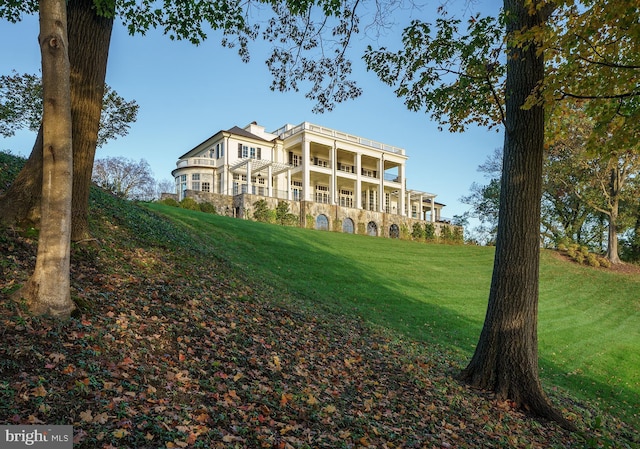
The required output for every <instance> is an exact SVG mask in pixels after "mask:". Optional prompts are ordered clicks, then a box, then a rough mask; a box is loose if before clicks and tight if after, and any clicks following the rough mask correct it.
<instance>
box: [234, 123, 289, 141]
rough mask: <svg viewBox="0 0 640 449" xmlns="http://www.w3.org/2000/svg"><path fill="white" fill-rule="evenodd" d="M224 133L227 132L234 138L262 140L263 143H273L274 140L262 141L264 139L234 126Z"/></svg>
mask: <svg viewBox="0 0 640 449" xmlns="http://www.w3.org/2000/svg"><path fill="white" fill-rule="evenodd" d="M225 132H228V133H230V134H235V135H236V136H241V137H247V138H249V139H257V140H262V141H263V142H273V140H275V139H273V140H267V139H264V138H262V137H260V136H256V135H255V134H252V133H250V132H249V131H247V130H246V129H242V128H240V127H239V126H234V127H233V128H231V129H228V130H227V131H225ZM276 139H277V137H276Z"/></svg>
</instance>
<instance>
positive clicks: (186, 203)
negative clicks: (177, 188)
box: [180, 197, 200, 211]
mask: <svg viewBox="0 0 640 449" xmlns="http://www.w3.org/2000/svg"><path fill="white" fill-rule="evenodd" d="M180 207H181V208H183V209H188V210H198V211H199V210H200V205H199V204H198V202H197V201H196V200H194V199H193V198H189V197H187V198H185V199H183V200H182V201H180Z"/></svg>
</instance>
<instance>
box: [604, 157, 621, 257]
mask: <svg viewBox="0 0 640 449" xmlns="http://www.w3.org/2000/svg"><path fill="white" fill-rule="evenodd" d="M620 178H621V177H620V172H619V169H616V168H612V169H611V178H610V181H609V202H610V209H609V232H608V238H607V259H609V261H610V262H611V263H614V264H618V263H621V262H622V261H621V260H620V256H619V255H618V213H619V208H620V191H621V190H622V188H621V187H622V186H621V179H620Z"/></svg>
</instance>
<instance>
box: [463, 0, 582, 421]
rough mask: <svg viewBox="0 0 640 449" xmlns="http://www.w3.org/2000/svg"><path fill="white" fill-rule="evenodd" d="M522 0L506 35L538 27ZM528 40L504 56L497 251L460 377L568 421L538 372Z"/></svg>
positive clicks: (537, 68)
mask: <svg viewBox="0 0 640 449" xmlns="http://www.w3.org/2000/svg"><path fill="white" fill-rule="evenodd" d="M524 3H525V2H524V1H523V0H505V2H504V7H505V11H507V12H508V13H509V17H510V20H508V21H507V36H508V39H510V40H512V39H513V33H514V32H515V31H517V30H521V29H523V28H531V27H536V26H539V25H541V24H542V22H543V19H542V17H541V16H540V15H530V14H529V13H528V8H527V7H526V6H525V5H524ZM537 50H538V48H537V46H536V45H535V43H534V42H531V43H530V44H529V45H518V46H514V45H513V42H510V45H509V50H508V56H507V81H506V123H505V125H506V127H505V140H504V156H503V167H502V184H501V191H500V209H499V218H498V234H497V238H496V254H495V259H494V266H493V276H492V280H491V290H490V293H489V304H488V307H487V314H486V317H485V322H484V327H483V329H482V332H481V334H480V339H479V341H478V345H477V347H476V351H475V354H474V355H473V358H472V359H471V361H470V362H469V365H468V366H467V367H466V368H465V369H464V370H463V371H462V374H461V377H462V379H464V380H465V381H467V382H468V383H470V384H471V385H472V386H474V387H476V388H479V389H483V390H491V391H493V392H495V394H496V397H497V398H498V399H499V400H506V399H510V400H512V401H514V402H515V403H516V404H517V405H518V406H519V407H521V408H523V409H525V410H527V411H528V412H530V413H532V414H533V415H536V416H540V417H543V418H547V419H552V420H555V421H558V422H560V423H562V424H563V425H565V426H567V427H571V424H570V423H569V422H568V421H566V420H565V419H564V418H563V417H562V415H561V414H560V413H559V412H557V411H556V410H555V409H554V408H553V407H552V406H551V404H550V402H549V400H548V399H547V397H546V395H545V394H544V392H543V390H542V386H541V384H540V379H539V376H538V337H537V321H538V280H539V256H540V241H539V236H540V200H541V194H542V167H543V148H544V147H543V145H544V107H543V106H542V105H536V106H533V107H531V108H530V109H523V108H522V105H523V104H524V103H525V100H526V99H527V97H528V96H529V95H530V94H531V93H533V92H534V89H535V88H536V87H537V86H538V85H539V83H540V82H541V81H542V80H543V77H544V59H543V56H542V55H539V54H537Z"/></svg>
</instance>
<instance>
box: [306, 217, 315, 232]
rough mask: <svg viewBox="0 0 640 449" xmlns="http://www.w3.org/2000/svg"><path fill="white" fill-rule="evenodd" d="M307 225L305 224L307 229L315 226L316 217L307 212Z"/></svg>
mask: <svg viewBox="0 0 640 449" xmlns="http://www.w3.org/2000/svg"><path fill="white" fill-rule="evenodd" d="M306 220H307V225H306V226H305V227H306V228H307V229H313V228H315V224H316V219H315V218H314V217H313V215H311V214H307V216H306Z"/></svg>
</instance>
